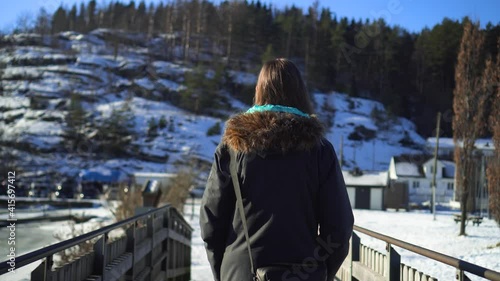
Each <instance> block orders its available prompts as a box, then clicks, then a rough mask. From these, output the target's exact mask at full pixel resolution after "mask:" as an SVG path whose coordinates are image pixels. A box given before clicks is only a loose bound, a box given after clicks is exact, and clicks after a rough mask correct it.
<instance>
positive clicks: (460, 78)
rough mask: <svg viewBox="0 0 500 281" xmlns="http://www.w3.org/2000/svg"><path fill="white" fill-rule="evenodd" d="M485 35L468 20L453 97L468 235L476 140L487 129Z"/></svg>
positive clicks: (462, 228)
mask: <svg viewBox="0 0 500 281" xmlns="http://www.w3.org/2000/svg"><path fill="white" fill-rule="evenodd" d="M483 42H484V35H483V34H482V33H481V32H480V30H479V23H476V24H472V23H471V22H470V21H466V23H465V26H464V32H463V36H462V43H461V45H460V52H459V55H458V63H457V66H456V69H455V81H456V85H455V90H454V93H453V94H454V99H453V110H454V112H455V116H454V118H453V139H454V142H455V143H456V147H455V163H457V173H456V175H457V178H456V180H457V185H458V186H457V187H458V188H459V193H460V194H459V196H460V207H461V214H462V216H461V217H462V219H461V223H460V233H459V235H466V233H465V222H466V216H467V211H468V203H469V196H470V195H471V194H474V192H473V191H474V187H473V182H472V180H471V178H472V173H473V170H474V166H475V163H474V144H475V142H476V139H477V138H478V137H480V136H481V134H482V133H483V132H484V124H485V123H486V122H485V121H486V120H485V116H484V103H485V100H486V99H485V97H486V95H485V91H484V90H483V89H482V87H481V51H482V47H483Z"/></svg>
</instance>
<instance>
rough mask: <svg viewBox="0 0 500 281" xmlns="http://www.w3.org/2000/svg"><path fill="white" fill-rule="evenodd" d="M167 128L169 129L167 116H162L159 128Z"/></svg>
mask: <svg viewBox="0 0 500 281" xmlns="http://www.w3.org/2000/svg"><path fill="white" fill-rule="evenodd" d="M166 127H167V118H165V115H162V116H161V117H160V120H159V121H158V128H160V129H165V128H166Z"/></svg>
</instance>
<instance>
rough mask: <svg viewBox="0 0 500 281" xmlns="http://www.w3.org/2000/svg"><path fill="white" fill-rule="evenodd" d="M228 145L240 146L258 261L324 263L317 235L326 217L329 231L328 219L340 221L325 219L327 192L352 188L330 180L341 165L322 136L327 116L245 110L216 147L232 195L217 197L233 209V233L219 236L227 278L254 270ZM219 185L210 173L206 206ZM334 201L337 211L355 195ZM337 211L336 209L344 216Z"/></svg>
mask: <svg viewBox="0 0 500 281" xmlns="http://www.w3.org/2000/svg"><path fill="white" fill-rule="evenodd" d="M229 150H233V151H234V152H236V153H237V157H236V159H237V163H236V165H237V167H238V179H239V182H240V186H241V193H242V198H243V205H244V208H245V215H246V216H247V220H248V228H249V235H250V241H251V248H252V253H253V257H254V262H255V266H256V267H262V266H266V265H270V264H276V263H302V262H304V261H306V262H311V261H316V262H318V264H321V265H323V264H324V262H325V261H326V259H327V258H326V256H327V252H328V250H327V249H323V248H322V247H323V246H322V244H321V243H318V241H317V239H318V224H321V220H323V221H324V222H323V225H325V228H324V229H323V231H324V232H325V233H326V232H327V230H328V225H332V224H337V223H334V222H333V221H332V223H325V222H326V221H325V218H327V216H325V213H324V211H327V210H329V208H328V207H327V206H325V205H324V204H325V202H323V200H322V197H325V196H327V197H329V198H333V197H337V198H344V197H343V196H337V195H335V196H332V192H333V193H336V192H337V191H336V190H339V191H341V192H342V190H343V192H345V187H344V186H343V181H342V182H340V183H333V184H336V185H339V184H340V185H341V186H338V187H337V188H335V187H334V186H331V185H332V182H331V180H336V179H337V178H338V175H337V174H332V169H334V170H333V173H337V172H339V171H337V170H335V168H336V167H335V164H336V159H335V153H334V151H333V148H332V146H331V144H330V143H329V142H328V141H326V140H325V139H324V138H323V136H322V127H321V124H320V123H319V121H318V120H317V119H316V118H312V117H302V116H297V115H294V114H291V113H283V112H267V111H266V112H257V113H251V114H242V115H238V116H236V117H233V118H232V119H230V120H229V121H228V123H227V127H226V131H225V134H224V137H223V145H221V146H220V147H219V148H218V150H217V152H216V159H219V161H218V163H217V165H215V166H216V167H217V168H218V169H220V171H219V172H217V171H212V173H219V174H220V175H222V176H223V177H222V178H221V180H222V181H223V182H224V183H226V184H227V187H224V188H225V190H224V192H225V193H226V194H227V197H226V198H225V199H223V201H224V202H226V203H223V202H222V201H220V200H219V203H218V204H219V205H218V208H219V210H220V211H222V212H225V213H228V214H229V215H227V216H225V215H222V216H223V217H226V219H225V220H227V221H226V222H225V223H223V224H225V225H226V227H227V228H226V229H227V230H226V231H227V233H226V234H221V235H220V236H221V237H220V239H222V240H224V242H220V243H221V246H222V244H224V250H223V251H224V253H223V257H222V261H221V273H220V276H221V280H250V277H251V273H250V263H249V256H248V252H247V248H246V240H245V236H244V232H243V227H242V223H241V219H240V216H239V214H238V212H235V208H236V199H235V197H234V191H233V190H232V188H233V186H232V183H231V181H230V180H228V179H230V176H229V174H230V169H229V165H230V163H229V162H230V156H229ZM211 178H213V176H211ZM220 185H221V184H220V181H213V180H212V181H209V184H208V185H207V193H206V196H205V197H204V203H203V204H204V206H210V201H212V200H214V199H215V198H212V199H211V195H214V192H211V190H213V187H217V188H218V187H220ZM215 200H218V199H215ZM335 201H336V199H333V200H332V201H330V204H334V205H336V207H335V208H334V210H333V211H335V210H340V211H341V212H344V213H345V212H351V210H350V206H349V203H348V201H347V205H346V204H339V203H337V202H335ZM341 203H342V202H341ZM336 212H337V214H332V215H334V216H336V217H338V218H341V217H342V216H343V215H342V214H339V213H338V212H339V211H336ZM203 213H204V212H203V210H202V226H203V219H207V220H208V219H209V217H210V215H211V214H210V213H211V211H210V210H208V212H207V213H205V214H203ZM351 215H352V213H351ZM208 225H209V229H208V231H204V230H203V228H202V231H203V232H204V236H205V237H207V236H210V234H208V233H210V232H211V228H212V226H213V225H212V224H208ZM337 226H338V225H337ZM223 231H224V230H222V231H221V233H223ZM347 232H348V231H347ZM205 234H208V235H205ZM330 234H331V233H330ZM346 235H350V233H349V234H346ZM325 239H326V238H325ZM347 239H348V238H347ZM209 240H210V239H209ZM304 274H305V273H304ZM306 280H307V279H306Z"/></svg>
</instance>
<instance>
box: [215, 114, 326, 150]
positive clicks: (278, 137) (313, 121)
mask: <svg viewBox="0 0 500 281" xmlns="http://www.w3.org/2000/svg"><path fill="white" fill-rule="evenodd" d="M322 137H323V126H322V125H321V123H320V122H319V120H318V119H317V118H316V117H302V116H298V115H295V114H291V113H283V112H272V111H264V112H254V113H243V114H239V115H236V116H234V117H232V118H230V119H229V120H228V121H227V122H226V130H225V132H224V135H223V137H222V142H223V143H225V144H226V145H228V146H229V147H230V148H232V149H233V150H236V151H241V152H245V153H248V152H264V151H276V152H283V153H286V152H288V151H292V150H310V149H311V148H313V147H314V146H316V145H317V144H318V143H320V141H321V139H322Z"/></svg>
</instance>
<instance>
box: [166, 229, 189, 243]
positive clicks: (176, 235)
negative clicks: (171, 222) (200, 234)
mask: <svg viewBox="0 0 500 281" xmlns="http://www.w3.org/2000/svg"><path fill="white" fill-rule="evenodd" d="M168 238H170V239H172V240H175V241H177V242H180V243H182V244H184V245H188V246H191V239H187V238H186V237H184V236H182V235H180V234H179V233H177V232H176V231H173V230H169V231H168Z"/></svg>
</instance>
